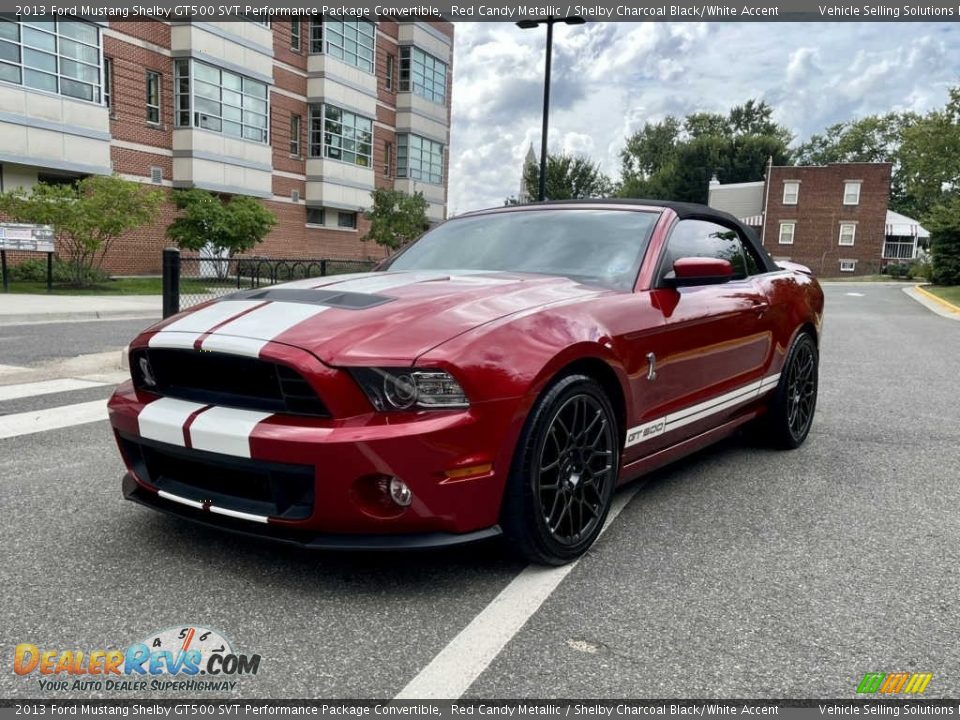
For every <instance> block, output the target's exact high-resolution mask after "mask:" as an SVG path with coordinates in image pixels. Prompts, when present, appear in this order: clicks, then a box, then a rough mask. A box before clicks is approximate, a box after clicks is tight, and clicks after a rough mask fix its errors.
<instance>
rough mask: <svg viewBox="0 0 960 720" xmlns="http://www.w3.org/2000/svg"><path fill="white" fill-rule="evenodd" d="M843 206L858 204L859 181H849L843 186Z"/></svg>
mask: <svg viewBox="0 0 960 720" xmlns="http://www.w3.org/2000/svg"><path fill="white" fill-rule="evenodd" d="M843 204H844V205H859V204H860V181H859V180H850V181H848V182H845V183H844V184H843Z"/></svg>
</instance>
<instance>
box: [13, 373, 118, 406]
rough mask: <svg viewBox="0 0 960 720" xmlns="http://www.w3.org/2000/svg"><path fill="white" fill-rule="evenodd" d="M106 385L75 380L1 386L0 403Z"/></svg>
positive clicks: (61, 379)
mask: <svg viewBox="0 0 960 720" xmlns="http://www.w3.org/2000/svg"><path fill="white" fill-rule="evenodd" d="M104 385H106V383H102V382H94V381H93V380H77V379H74V378H59V379H57V380H42V381H40V382H32V383H19V384H17V385H0V402H2V401H4V400H18V399H20V398H27V397H35V396H37V395H51V394H53V393H61V392H71V391H72V390H86V389H88V388H95V387H102V386H104Z"/></svg>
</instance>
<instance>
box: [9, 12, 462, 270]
mask: <svg viewBox="0 0 960 720" xmlns="http://www.w3.org/2000/svg"><path fill="white" fill-rule="evenodd" d="M452 62H453V25H452V24H451V23H448V22H439V21H429V22H427V21H412V22H392V21H379V22H369V21H362V20H361V21H350V22H340V21H331V20H316V19H309V20H277V21H274V22H271V23H269V24H268V23H261V22H251V21H229V22H218V21H204V22H200V21H197V22H161V21H154V20H150V21H142V22H140V21H111V22H100V23H95V22H85V21H79V20H69V21H68V20H57V21H52V20H48V21H43V22H28V21H20V22H14V21H8V20H0V108H2V111H0V190H11V189H13V188H16V187H29V186H30V185H32V184H33V183H35V182H37V181H40V180H42V181H53V182H57V181H70V180H72V179H75V178H78V177H82V176H84V175H89V174H110V173H116V174H118V175H120V176H121V177H124V178H127V179H130V180H136V181H138V182H143V183H148V184H152V185H156V186H160V187H163V188H164V189H165V190H166V191H167V192H168V193H169V192H170V191H172V190H173V189H174V188H189V187H197V188H203V189H207V190H210V191H213V192H217V193H222V194H224V195H233V194H244V195H250V196H254V197H258V198H261V199H262V200H263V202H264V204H265V206H266V207H268V208H269V209H270V210H271V211H272V212H273V213H274V214H275V215H276V217H277V220H278V223H277V226H276V227H275V228H274V230H273V231H272V232H271V233H270V235H269V237H268V238H267V240H266V241H265V242H264V243H263V244H262V245H260V246H258V247H257V248H256V250H255V252H256V253H257V254H259V255H268V256H276V257H336V258H364V257H383V255H384V250H383V249H382V248H381V247H379V246H377V245H376V244H375V243H373V242H365V241H362V240H361V237H362V236H363V235H364V234H365V232H366V230H367V223H366V221H365V219H364V218H363V210H365V209H366V208H368V207H369V206H370V202H371V200H370V192H371V190H373V189H374V188H396V189H399V190H403V191H406V192H408V193H413V192H422V193H423V195H424V197H425V198H426V199H427V201H428V203H429V206H428V211H427V214H428V216H429V218H430V220H432V221H437V220H442V219H444V217H445V216H446V200H447V167H448V156H447V152H446V149H447V147H448V144H449V134H450V96H451V84H452V83H451V78H452V73H451V68H452ZM175 215H176V210H175V208H174V207H173V205H172V203H171V202H168V203H166V204H165V206H164V208H163V211H162V213H161V217H160V218H159V220H158V221H157V223H156V224H154V225H152V226H150V227H144V228H141V229H139V230H137V231H135V232H133V233H130V234H129V235H128V236H126V237H124V238H122V239H121V240H120V241H118V242H117V243H116V244H115V245H114V248H113V249H112V250H111V254H110V255H109V256H108V258H107V262H106V268H107V269H108V270H109V271H111V272H113V273H115V274H137V273H157V272H159V270H160V251H161V249H162V248H163V247H164V246H166V245H167V244H169V241H168V240H166V239H165V237H164V233H165V229H166V226H167V225H168V224H169V222H170V221H171V220H172V219H173V218H174V217H175Z"/></svg>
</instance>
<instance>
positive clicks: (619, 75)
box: [448, 22, 960, 214]
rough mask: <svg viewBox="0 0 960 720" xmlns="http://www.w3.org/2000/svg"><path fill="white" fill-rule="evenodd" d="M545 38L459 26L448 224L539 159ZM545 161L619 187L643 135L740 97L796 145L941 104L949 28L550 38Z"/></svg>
mask: <svg viewBox="0 0 960 720" xmlns="http://www.w3.org/2000/svg"><path fill="white" fill-rule="evenodd" d="M544 38H545V32H544V30H543V29H537V30H519V29H517V28H516V27H515V26H514V25H513V23H492V22H489V23H457V25H456V48H455V59H454V85H453V128H452V140H451V150H450V152H451V166H450V198H449V205H448V208H449V211H450V213H451V214H452V213H462V212H466V211H468V210H476V209H478V208H483V207H490V206H495V205H501V204H502V203H503V199H504V198H505V197H507V196H508V195H514V194H516V193H517V191H518V189H519V183H520V167H521V165H522V162H523V157H524V155H525V154H526V151H527V147H528V146H529V144H530V143H531V142H533V143H534V146H535V148H536V150H537V152H539V148H540V122H541V114H540V113H541V107H542V102H543V96H542V93H543V54H544ZM553 59H554V64H553V85H552V87H553V89H552V96H551V113H550V149H551V152H555V151H557V150H560V149H563V150H565V151H567V152H578V153H585V154H587V155H589V156H591V157H592V158H593V159H594V160H596V161H599V162H600V163H601V165H602V167H603V169H604V171H605V172H607V173H608V174H611V175H612V176H614V177H616V175H617V172H618V170H619V165H620V162H619V152H620V149H621V148H622V147H623V143H624V138H625V137H626V136H627V135H628V134H630V133H631V132H633V131H634V130H637V129H639V128H640V127H642V126H643V124H644V122H647V121H657V120H661V119H662V118H663V117H664V116H666V115H671V114H672V115H678V116H683V115H686V114H687V113H690V112H694V111H698V110H705V111H718V112H725V111H726V110H727V109H728V108H730V107H731V106H732V105H735V104H739V103H742V102H744V101H746V100H748V99H750V98H760V99H763V100H766V101H767V102H768V103H770V104H771V105H772V106H773V107H774V108H776V115H775V117H776V119H777V120H778V121H779V122H781V123H783V124H784V125H786V126H787V127H789V128H791V129H792V130H793V132H794V134H795V135H796V137H797V138H798V139H799V140H801V141H802V140H806V139H807V138H808V137H809V136H810V135H811V134H812V133H815V132H819V131H821V130H822V129H823V128H824V127H826V126H827V125H829V124H831V123H834V122H838V121H841V120H847V119H850V118H855V117H860V116H863V115H869V114H872V113H877V112H886V111H889V110H916V111H921V112H922V111H925V110H928V109H930V108H932V107H936V106H938V105H942V104H943V103H944V101H945V100H946V97H947V89H948V88H949V87H950V86H951V85H953V84H960V27H954V25H953V24H952V23H930V24H927V23H852V22H851V23H813V24H805V23H774V24H761V23H674V24H671V23H591V24H587V25H581V26H574V27H569V26H565V25H558V26H556V30H555V33H554V56H553Z"/></svg>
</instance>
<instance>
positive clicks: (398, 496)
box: [390, 478, 413, 507]
mask: <svg viewBox="0 0 960 720" xmlns="http://www.w3.org/2000/svg"><path fill="white" fill-rule="evenodd" d="M390 498H391V499H392V500H393V501H394V502H395V503H396V504H397V505H399V506H400V507H407V506H408V505H409V504H410V503H411V502H413V493H412V492H410V488H408V487H407V484H406V483H405V482H404V481H403V480H400V479H399V478H390Z"/></svg>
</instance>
